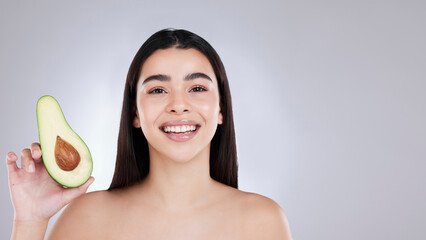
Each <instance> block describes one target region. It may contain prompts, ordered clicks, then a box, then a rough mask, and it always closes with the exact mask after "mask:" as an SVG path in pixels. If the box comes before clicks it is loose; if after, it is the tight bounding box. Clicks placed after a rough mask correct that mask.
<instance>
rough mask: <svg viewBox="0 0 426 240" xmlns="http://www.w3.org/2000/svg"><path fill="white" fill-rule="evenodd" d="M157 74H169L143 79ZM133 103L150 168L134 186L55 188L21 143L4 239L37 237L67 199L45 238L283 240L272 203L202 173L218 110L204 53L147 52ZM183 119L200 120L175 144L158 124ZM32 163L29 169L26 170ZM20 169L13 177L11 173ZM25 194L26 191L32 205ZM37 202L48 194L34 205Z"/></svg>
mask: <svg viewBox="0 0 426 240" xmlns="http://www.w3.org/2000/svg"><path fill="white" fill-rule="evenodd" d="M191 73H203V74H205V75H206V76H208V77H209V78H210V79H211V80H207V79H205V78H202V77H198V78H195V79H192V80H184V78H185V76H187V75H188V74H191ZM158 74H161V75H166V76H168V77H169V80H168V81H160V80H152V81H147V82H144V80H145V79H147V78H148V77H150V76H153V75H158ZM136 101H137V102H136V103H137V112H136V117H135V119H134V121H133V126H134V127H136V128H141V130H142V131H143V132H144V134H145V136H146V138H147V140H148V146H149V151H150V172H149V174H148V176H147V177H146V178H145V179H144V180H143V181H142V182H141V183H139V184H136V185H134V186H132V187H129V188H125V189H119V190H114V191H97V192H91V193H88V194H83V193H84V192H85V191H86V190H87V187H88V186H89V185H90V184H91V182H93V178H91V179H90V180H89V181H88V183H86V184H84V185H83V186H81V187H79V188H76V189H63V188H62V187H59V186H58V185H57V184H56V185H55V183H54V182H53V180H51V179H50V177H49V176H48V175H46V173H45V172H46V171H45V169H44V167H43V164H42V163H41V162H40V158H41V155H40V153H39V152H40V148H39V145H38V144H33V145H32V146H31V150H30V149H26V150H24V151H23V154H22V159H23V166H22V169H19V168H17V167H16V163H15V161H16V159H17V156H16V155H14V154H13V153H9V154H8V157H7V164H8V168H9V181H10V183H11V186H10V187H11V195H12V201H13V203H14V207H15V224H14V231H13V234H15V235H12V239H37V237H38V239H42V236H43V235H44V231H45V229H46V224H47V220H48V219H49V218H50V217H51V216H52V215H53V214H54V213H56V212H57V211H58V210H59V209H60V208H62V207H63V206H64V205H65V204H67V203H68V202H70V201H71V200H72V199H74V200H73V201H72V202H71V203H70V204H69V205H68V207H67V208H66V209H65V210H64V211H63V213H62V214H61V216H60V217H59V219H58V220H57V221H56V223H55V225H54V227H53V229H52V231H51V233H50V235H49V236H48V239H291V234H290V230H289V226H288V222H287V219H286V217H285V215H284V213H283V211H282V209H281V208H280V206H279V205H278V204H277V203H275V202H274V201H273V200H271V199H269V198H267V197H264V196H261V195H258V194H254V193H248V192H243V191H240V190H238V189H235V188H232V187H229V186H226V185H224V184H222V183H219V182H217V181H215V180H213V179H212V178H211V177H210V174H209V154H210V141H211V139H212V137H213V135H214V133H215V131H216V128H217V125H218V124H221V123H222V114H221V113H220V107H219V94H218V88H217V80H216V78H215V74H214V71H213V69H212V67H211V65H210V63H209V61H208V59H207V58H206V57H205V56H204V55H203V54H202V53H200V52H198V51H197V50H195V49H187V50H182V49H176V48H169V49H165V50H157V51H156V52H154V53H153V54H152V55H151V56H150V57H149V58H148V59H147V60H146V62H145V63H144V65H143V66H142V71H141V76H140V79H139V82H138V86H137V99H136ZM181 119H186V120H194V121H196V122H197V123H198V124H199V125H200V126H201V127H200V128H199V130H198V133H197V134H196V135H195V137H194V138H193V139H191V140H189V141H186V142H175V141H172V140H170V139H169V138H167V137H166V136H165V134H164V133H163V132H162V131H161V130H160V126H161V125H162V124H163V123H164V122H166V121H170V120H181ZM31 164H35V171H34V172H31V171H29V168H28V166H29V165H31ZM19 171H20V173H19V174H21V175H19V174H17V175H13V174H16V173H17V172H19ZM11 174H12V176H11ZM36 175H37V176H38V175H40V178H41V179H36V177H35V176H36ZM22 179H25V181H23V182H24V183H23V184H20V185H19V184H18V185H19V186H21V185H22V187H21V188H20V189H16V185H13V184H14V182H15V183H17V182H19V181H21V180H22ZM34 179H35V180H34ZM26 181H28V187H27V188H25V186H24V185H25V184H26ZM31 181H33V182H32V183H31ZM34 181H35V182H44V183H46V185H48V189H50V190H51V191H48V190H40V188H38V190H34V189H37V188H34ZM31 184H33V185H31ZM43 189H44V188H43ZM32 190H34V191H39V192H40V191H42V194H41V195H42V196H39V195H37V194H35V193H31V194H27V195H25V193H26V192H31V191H32ZM43 191H46V192H43ZM58 196H61V197H58ZM77 196H80V197H77ZM27 199H32V202H33V204H29V205H31V206H29V205H28V204H26V203H27V202H28V201H27ZM43 201H49V202H48V204H47V203H46V204H45V205H46V206H43V207H39V206H40V205H41V204H43V203H42V202H43ZM37 209H39V210H38V212H37ZM40 210H41V211H42V213H40ZM30 233H32V234H30ZM25 234H27V236H30V237H29V238H25ZM14 236H15V238H14ZM16 236H18V237H16ZM36 236H37V237H36ZM40 236H41V237H40Z"/></svg>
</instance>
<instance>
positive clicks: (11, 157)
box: [6, 152, 19, 173]
mask: <svg viewBox="0 0 426 240" xmlns="http://www.w3.org/2000/svg"><path fill="white" fill-rule="evenodd" d="M16 160H18V156H16V154H15V153H14V152H8V153H7V155H6V165H7V170H8V171H9V173H11V172H15V171H18V169H19V168H18V166H17V165H16Z"/></svg>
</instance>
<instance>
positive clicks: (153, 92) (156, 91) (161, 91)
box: [148, 88, 166, 94]
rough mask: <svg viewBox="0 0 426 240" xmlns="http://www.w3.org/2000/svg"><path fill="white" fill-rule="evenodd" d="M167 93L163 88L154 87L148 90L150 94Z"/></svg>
mask: <svg viewBox="0 0 426 240" xmlns="http://www.w3.org/2000/svg"><path fill="white" fill-rule="evenodd" d="M162 93H166V91H165V90H164V89H162V88H154V89H152V90H150V91H149V92H148V94H162Z"/></svg>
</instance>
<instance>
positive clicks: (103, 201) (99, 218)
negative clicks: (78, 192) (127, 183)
mask: <svg viewBox="0 0 426 240" xmlns="http://www.w3.org/2000/svg"><path fill="white" fill-rule="evenodd" d="M114 198H116V196H115V194H114V193H111V192H109V191H96V192H90V193H87V194H83V195H82V196H80V197H78V198H76V199H74V200H73V201H72V202H71V203H70V204H69V205H68V206H67V207H66V208H65V209H64V211H63V212H62V214H61V215H60V216H59V218H58V219H57V221H56V222H55V224H54V226H53V228H52V230H51V231H50V233H49V237H48V239H88V237H99V236H97V234H99V233H100V232H103V231H99V230H100V229H101V228H104V227H105V224H106V223H105V221H107V219H108V218H107V214H109V213H108V212H109V211H105V210H106V209H108V207H109V208H111V205H113V204H111V203H112V202H113V201H114ZM77 229H78V231H77Z"/></svg>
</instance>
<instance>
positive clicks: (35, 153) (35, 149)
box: [31, 142, 41, 162]
mask: <svg viewBox="0 0 426 240" xmlns="http://www.w3.org/2000/svg"><path fill="white" fill-rule="evenodd" d="M31 156H32V158H33V159H34V161H35V162H40V161H41V149H40V144H39V143H36V142H35V143H32V144H31Z"/></svg>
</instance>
